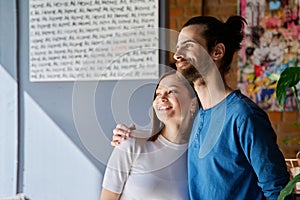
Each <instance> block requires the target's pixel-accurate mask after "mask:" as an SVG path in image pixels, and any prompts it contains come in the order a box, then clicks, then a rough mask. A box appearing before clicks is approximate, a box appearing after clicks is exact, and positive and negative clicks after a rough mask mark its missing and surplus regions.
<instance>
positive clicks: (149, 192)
mask: <svg viewBox="0 0 300 200" xmlns="http://www.w3.org/2000/svg"><path fill="white" fill-rule="evenodd" d="M197 111H198V100H197V98H196V94H195V93H194V90H193V88H192V87H191V85H190V84H189V83H188V82H187V81H186V80H185V79H184V78H183V77H182V76H181V75H180V74H178V73H176V72H175V71H171V72H169V73H167V74H165V75H164V76H163V77H162V78H161V79H160V81H159V83H158V85H157V87H156V89H155V94H154V98H153V126H152V136H151V137H150V138H148V139H147V138H134V137H131V138H128V141H127V142H124V143H122V144H120V145H119V146H118V147H116V148H115V149H114V151H113V153H112V155H111V157H110V159H109V162H108V165H107V168H106V172H105V175H104V180H103V190H102V193H101V200H110V199H111V200H115V199H122V200H124V199H128V200H129V199H130V200H132V199H141V198H142V199H144V200H147V199H149V200H153V199H156V200H160V199H161V200H166V199H174V200H175V199H176V200H187V199H189V192H188V182H187V165H186V161H187V157H186V156H187V154H186V149H187V146H188V145H187V144H188V140H189V134H190V132H191V127H192V123H193V118H194V114H195V113H196V112H197ZM115 131H118V129H115Z"/></svg>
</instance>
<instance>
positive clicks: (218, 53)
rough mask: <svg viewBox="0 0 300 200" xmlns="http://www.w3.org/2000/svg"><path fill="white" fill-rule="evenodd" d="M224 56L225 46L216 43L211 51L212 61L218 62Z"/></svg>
mask: <svg viewBox="0 0 300 200" xmlns="http://www.w3.org/2000/svg"><path fill="white" fill-rule="evenodd" d="M224 55H225V45H224V44H223V43H218V44H217V45H216V46H215V47H214V50H213V51H212V55H211V57H212V59H213V60H214V61H220V60H221V59H222V58H223V57H224Z"/></svg>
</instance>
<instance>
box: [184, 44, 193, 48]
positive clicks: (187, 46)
mask: <svg viewBox="0 0 300 200" xmlns="http://www.w3.org/2000/svg"><path fill="white" fill-rule="evenodd" d="M192 46H193V45H192V44H189V43H187V44H185V47H186V48H189V47H192Z"/></svg>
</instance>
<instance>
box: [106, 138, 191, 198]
mask: <svg viewBox="0 0 300 200" xmlns="http://www.w3.org/2000/svg"><path fill="white" fill-rule="evenodd" d="M187 146H188V144H174V143H171V142H170V141H168V140H167V139H165V138H164V137H163V136H161V135H160V136H159V137H158V138H157V140H156V141H154V142H152V141H147V139H145V138H133V137H132V138H129V139H128V141H126V142H122V143H121V145H120V146H118V147H115V149H114V151H113V152H112V155H111V157H110V159H109V161H108V164H107V168H106V171H105V175H104V179H103V184H102V185H103V187H104V188H105V189H107V190H110V191H112V192H115V193H119V194H122V195H121V200H138V199H143V200H167V199H172V200H188V199H189V192H188V181H187V152H186V151H187Z"/></svg>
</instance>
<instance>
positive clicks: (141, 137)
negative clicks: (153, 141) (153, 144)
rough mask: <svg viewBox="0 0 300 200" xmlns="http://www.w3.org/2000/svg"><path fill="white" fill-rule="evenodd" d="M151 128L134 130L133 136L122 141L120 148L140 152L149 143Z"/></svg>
mask: <svg viewBox="0 0 300 200" xmlns="http://www.w3.org/2000/svg"><path fill="white" fill-rule="evenodd" d="M149 134H150V135H151V131H150V130H133V131H132V133H131V136H130V137H128V138H127V139H126V140H125V141H122V142H121V144H120V145H119V146H117V148H118V149H121V150H127V151H128V150H129V151H130V152H138V151H141V150H142V149H144V148H145V145H146V144H147V143H149V142H150V141H148V138H149V136H150V135H149Z"/></svg>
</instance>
